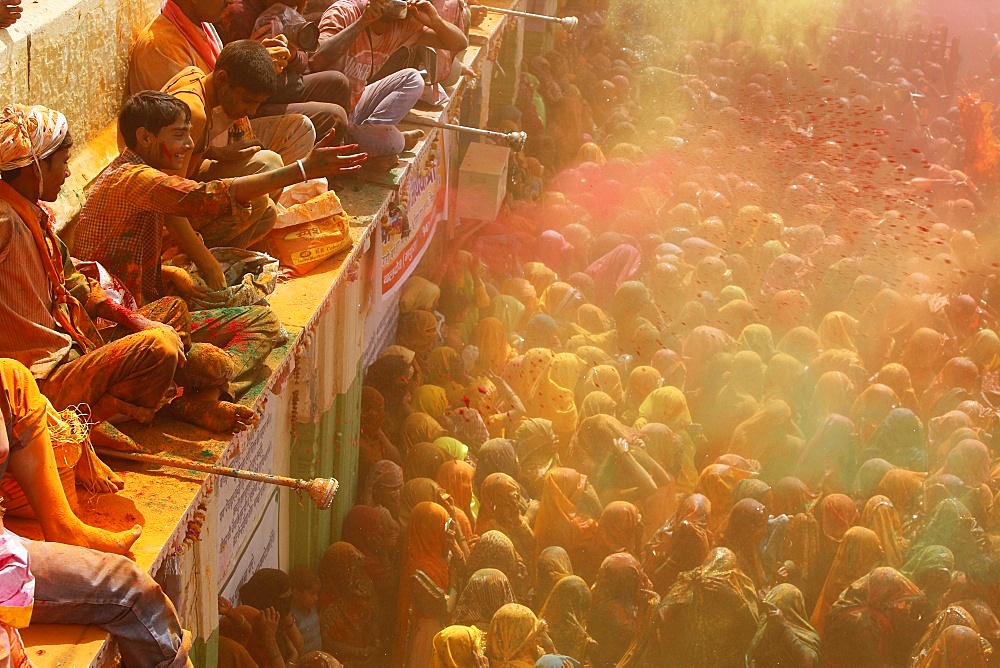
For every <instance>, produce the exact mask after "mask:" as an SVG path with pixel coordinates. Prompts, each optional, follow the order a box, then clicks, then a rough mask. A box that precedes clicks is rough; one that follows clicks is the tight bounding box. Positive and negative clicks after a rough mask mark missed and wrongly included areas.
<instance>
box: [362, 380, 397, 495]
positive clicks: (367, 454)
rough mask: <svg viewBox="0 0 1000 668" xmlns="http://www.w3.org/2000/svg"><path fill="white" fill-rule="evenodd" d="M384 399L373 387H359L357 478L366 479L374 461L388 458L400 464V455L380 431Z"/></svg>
mask: <svg viewBox="0 0 1000 668" xmlns="http://www.w3.org/2000/svg"><path fill="white" fill-rule="evenodd" d="M387 417H388V416H387V415H386V411H385V399H384V398H383V397H382V394H381V393H380V392H379V391H378V390H376V389H375V388H374V387H368V386H363V387H362V388H361V415H360V422H361V429H360V431H359V433H358V480H362V481H364V480H367V479H368V474H369V472H370V471H371V470H372V467H373V466H375V464H376V463H378V462H380V461H382V460H383V459H388V460H390V461H393V462H395V463H396V464H402V463H403V460H402V456H401V455H400V453H399V450H398V449H397V448H396V446H394V445H393V444H392V443H391V442H390V441H389V439H388V437H387V436H386V435H385V432H384V431H382V427H383V426H384V425H385V423H386V419H387Z"/></svg>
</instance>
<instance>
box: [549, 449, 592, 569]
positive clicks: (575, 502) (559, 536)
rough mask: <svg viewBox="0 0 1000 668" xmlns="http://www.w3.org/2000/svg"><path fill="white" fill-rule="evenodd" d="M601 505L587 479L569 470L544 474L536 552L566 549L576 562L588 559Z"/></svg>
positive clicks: (553, 470)
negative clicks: (588, 551)
mask: <svg viewBox="0 0 1000 668" xmlns="http://www.w3.org/2000/svg"><path fill="white" fill-rule="evenodd" d="M600 512H601V505H600V502H599V501H598V500H597V498H596V494H595V493H594V491H593V488H591V487H590V486H589V483H588V479H587V476H585V475H582V474H581V473H580V472H579V471H576V470H574V469H570V468H554V469H552V470H550V471H549V472H548V473H547V474H546V475H545V482H544V483H543V484H542V497H541V499H540V502H539V505H538V513H537V515H536V516H535V550H536V551H537V552H538V553H541V551H542V550H544V549H545V548H547V547H552V546H558V547H562V548H564V549H565V550H566V551H567V552H568V553H569V555H570V558H571V559H572V560H573V561H574V562H575V561H578V560H579V559H580V558H585V557H584V556H583V555H585V554H586V552H587V550H589V549H592V546H593V545H594V544H595V540H596V539H597V536H598V532H599V530H598V524H597V518H598V517H599V516H600Z"/></svg>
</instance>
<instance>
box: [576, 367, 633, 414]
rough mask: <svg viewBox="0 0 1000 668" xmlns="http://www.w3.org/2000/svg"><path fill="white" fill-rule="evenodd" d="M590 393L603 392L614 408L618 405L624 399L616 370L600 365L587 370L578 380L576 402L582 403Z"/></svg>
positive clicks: (623, 392)
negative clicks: (613, 403)
mask: <svg viewBox="0 0 1000 668" xmlns="http://www.w3.org/2000/svg"><path fill="white" fill-rule="evenodd" d="M591 392H604V393H605V394H607V395H608V396H610V397H611V399H612V400H613V401H614V402H615V406H618V405H620V404H621V402H622V399H624V397H625V391H624V390H623V389H622V379H621V376H620V375H619V374H618V369H616V368H615V367H613V366H611V365H610V364H601V365H599V366H595V367H593V368H591V369H589V370H588V371H587V372H586V373H585V374H584V376H583V378H582V379H581V380H580V383H579V386H578V391H577V394H576V397H577V400H578V401H579V402H582V401H583V400H584V399H585V398H586V397H587V395H588V394H590V393H591Z"/></svg>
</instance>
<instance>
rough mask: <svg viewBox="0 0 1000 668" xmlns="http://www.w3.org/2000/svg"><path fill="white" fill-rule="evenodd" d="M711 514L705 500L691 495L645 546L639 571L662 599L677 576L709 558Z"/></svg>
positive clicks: (700, 496)
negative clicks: (645, 576)
mask: <svg viewBox="0 0 1000 668" xmlns="http://www.w3.org/2000/svg"><path fill="white" fill-rule="evenodd" d="M711 514H712V513H711V504H710V503H709V501H708V499H707V498H706V497H705V496H703V495H701V494H690V495H688V496H687V497H685V499H684V500H683V501H682V502H681V504H680V506H679V507H678V508H677V511H676V512H675V513H674V516H673V517H672V518H670V520H669V521H667V523H666V524H664V525H663V526H662V527H660V528H659V529H657V531H656V533H654V534H653V537H652V538H651V539H650V540H649V542H648V543H646V547H645V549H644V550H643V560H642V567H643V569H644V570H645V572H646V573H647V574H648V576H649V579H650V580H651V581H652V583H653V588H654V589H655V590H656V591H657V592H658V593H659V594H660V595H661V596H662V595H664V594H666V592H667V590H668V589H670V587H671V586H672V585H673V584H674V582H675V581H676V580H677V576H678V575H679V574H681V573H683V572H684V571H689V570H691V569H693V568H696V567H697V566H698V565H699V564H701V563H702V561H704V559H705V557H706V556H707V555H708V552H709V549H710V548H711V545H712V542H713V537H712V535H711V534H710V533H709V531H708V522H709V517H710V516H711Z"/></svg>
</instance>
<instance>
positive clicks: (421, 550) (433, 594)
mask: <svg viewBox="0 0 1000 668" xmlns="http://www.w3.org/2000/svg"><path fill="white" fill-rule="evenodd" d="M451 522H452V520H451V517H449V515H448V511H447V510H445V509H444V508H443V507H441V506H439V505H438V504H436V503H432V502H429V501H424V502H421V503H419V504H417V505H416V507H414V509H413V514H412V516H411V518H410V523H409V526H407V530H406V552H405V557H404V562H403V568H402V570H401V573H400V575H401V579H400V583H399V603H398V606H397V618H396V653H395V657H396V660H395V664H396V665H402V666H414V667H417V666H426V665H427V664H428V663H430V657H431V643H432V641H433V639H434V636H435V634H437V633H438V631H440V630H441V629H442V628H443V627H444V624H443V623H442V620H443V619H444V617H445V616H446V614H447V596H448V592H449V591H450V590H451V589H452V588H453V586H454V583H455V577H454V573H453V572H452V569H451V568H450V567H449V562H450V559H449V557H450V554H451V543H452V542H453V541H454V532H455V529H454V528H453V527H452V526H451ZM415 574H417V577H415ZM418 577H419V578H421V580H420V582H419V583H418V579H417V578H418ZM423 583H426V584H423Z"/></svg>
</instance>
